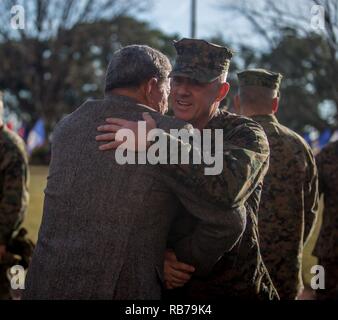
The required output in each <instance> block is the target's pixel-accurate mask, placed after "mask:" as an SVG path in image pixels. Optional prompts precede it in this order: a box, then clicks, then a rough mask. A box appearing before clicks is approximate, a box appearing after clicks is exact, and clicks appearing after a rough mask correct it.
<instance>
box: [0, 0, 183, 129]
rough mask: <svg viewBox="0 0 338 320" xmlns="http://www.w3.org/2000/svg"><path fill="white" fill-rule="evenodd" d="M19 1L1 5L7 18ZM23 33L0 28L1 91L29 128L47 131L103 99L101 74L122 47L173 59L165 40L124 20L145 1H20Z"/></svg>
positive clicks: (2, 25)
mask: <svg viewBox="0 0 338 320" xmlns="http://www.w3.org/2000/svg"><path fill="white" fill-rule="evenodd" d="M18 2H19V1H10V0H2V2H1V3H0V11H1V12H7V13H10V8H11V6H12V5H13V4H18ZM24 4H25V5H24V8H25V12H26V15H25V16H26V26H25V29H22V30H21V29H19V30H13V29H12V28H11V25H10V22H9V21H10V16H8V17H7V22H6V21H5V20H6V19H5V18H4V16H2V15H1V18H0V19H2V20H3V21H2V22H0V60H1V62H2V63H1V65H0V88H1V89H4V90H6V92H7V93H8V94H9V95H10V96H11V98H12V99H10V101H9V104H10V105H11V106H12V108H13V109H15V107H17V110H20V112H21V114H22V116H23V117H25V118H26V120H27V121H28V122H29V123H30V125H32V123H33V122H34V121H35V120H36V119H37V118H39V117H41V116H42V117H43V119H44V120H45V122H46V124H47V130H48V131H50V130H51V129H52V127H53V125H54V124H55V122H56V121H58V120H59V119H60V118H61V117H62V116H63V115H64V114H66V113H69V112H71V111H73V110H74V109H75V108H76V107H77V106H78V105H79V104H80V103H82V102H83V101H84V99H86V98H88V97H101V96H102V95H103V79H104V72H105V68H106V66H107V63H108V61H109V58H110V56H111V55H112V53H113V52H114V51H115V50H116V49H118V48H120V47H121V46H124V45H128V44H133V43H139V44H140V43H142V44H144V43H145V44H148V45H150V46H153V47H156V48H158V49H160V50H162V51H163V52H165V53H167V54H168V55H171V56H173V54H174V52H173V48H172V47H171V44H170V42H171V41H170V40H172V39H174V38H177V35H173V36H167V35H165V34H163V33H162V32H160V31H159V30H156V29H152V28H151V27H150V26H149V25H148V24H147V23H145V22H140V21H137V20H136V19H135V18H133V17H131V16H128V15H127V14H129V13H132V12H133V11H135V10H141V9H144V8H145V7H146V5H149V1H148V0H143V1H142V0H126V1H122V0H108V1H107V0H106V1H103V0H90V1H59V0H48V1H47V0H25V1H24Z"/></svg>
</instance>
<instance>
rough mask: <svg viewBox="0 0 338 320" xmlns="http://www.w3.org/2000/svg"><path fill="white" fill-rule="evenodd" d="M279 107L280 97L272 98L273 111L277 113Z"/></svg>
mask: <svg viewBox="0 0 338 320" xmlns="http://www.w3.org/2000/svg"><path fill="white" fill-rule="evenodd" d="M278 107H279V98H278V97H276V98H273V99H272V113H273V114H275V113H276V112H277V111H278Z"/></svg>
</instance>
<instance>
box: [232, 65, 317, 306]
mask: <svg viewBox="0 0 338 320" xmlns="http://www.w3.org/2000/svg"><path fill="white" fill-rule="evenodd" d="M281 79H282V75H281V74H279V73H273V72H270V71H267V70H264V69H253V70H246V71H243V72H240V73H238V80H239V93H238V95H237V96H236V97H235V109H236V112H237V113H239V114H242V115H245V116H247V117H250V118H252V119H253V120H255V121H256V122H258V123H259V124H260V125H261V126H262V127H263V128H264V130H265V133H266V135H267V137H268V140H269V144H270V164H269V170H268V173H267V174H266V176H265V179H264V184H263V191H262V197H261V202H260V209H259V214H258V221H259V223H258V225H259V233H260V247H261V253H262V256H263V260H264V262H265V264H266V266H267V268H268V270H269V273H270V276H271V278H272V281H273V283H274V285H275V286H276V289H277V291H278V293H279V295H280V298H281V299H295V298H296V297H297V295H298V294H299V293H300V291H301V290H302V287H303V283H302V258H303V249H304V245H305V243H306V241H307V239H309V236H310V234H311V230H312V227H313V225H314V222H315V220H316V215H317V208H318V174H317V168H316V164H315V160H314V156H313V154H312V151H311V149H310V147H309V146H308V145H307V143H306V142H305V140H304V139H303V138H301V137H300V136H299V135H298V134H297V133H295V132H294V131H292V130H291V129H289V128H287V127H285V126H283V125H281V124H280V123H279V122H278V120H277V118H276V116H275V113H276V112H277V110H278V104H279V97H280V93H279V92H280V89H279V88H280V83H281Z"/></svg>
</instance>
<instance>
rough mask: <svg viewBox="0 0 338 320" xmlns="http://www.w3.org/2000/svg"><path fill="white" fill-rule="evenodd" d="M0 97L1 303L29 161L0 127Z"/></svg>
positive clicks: (15, 140) (23, 208)
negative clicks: (8, 248)
mask: <svg viewBox="0 0 338 320" xmlns="http://www.w3.org/2000/svg"><path fill="white" fill-rule="evenodd" d="M2 116H3V102H2V94H1V93H0V300H2V299H9V298H10V291H9V290H10V288H9V282H8V280H7V277H6V270H7V267H6V266H5V261H6V257H7V245H8V242H9V241H10V239H11V237H12V234H13V232H14V231H15V230H16V229H17V228H18V227H19V225H20V224H21V222H22V221H23V218H24V216H25V213H26V210H27V205H28V198H29V197H28V160H27V154H26V150H25V144H24V142H23V140H22V139H21V138H20V137H19V136H18V135H17V134H16V133H14V132H12V131H10V130H8V129H7V128H6V126H5V125H4V123H3V120H2Z"/></svg>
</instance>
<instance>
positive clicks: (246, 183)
mask: <svg viewBox="0 0 338 320" xmlns="http://www.w3.org/2000/svg"><path fill="white" fill-rule="evenodd" d="M175 48H176V50H177V54H178V56H177V60H176V64H175V66H174V69H173V71H172V73H171V75H170V76H171V78H172V81H171V104H172V108H173V111H174V114H175V117H176V118H179V119H181V120H185V121H187V122H190V123H191V124H193V126H194V127H195V128H198V129H200V130H201V129H211V130H212V135H211V136H212V138H213V137H214V133H215V132H214V131H215V129H223V139H224V144H223V145H224V148H223V171H222V172H221V174H219V175H214V176H208V175H205V173H204V169H205V168H204V165H201V164H193V163H192V159H190V162H189V164H188V165H186V164H185V165H179V164H178V165H163V166H162V172H163V175H168V176H170V177H173V178H175V179H176V180H177V181H178V182H179V183H180V185H181V186H184V187H185V188H187V189H188V190H193V191H194V193H195V194H198V195H199V199H200V202H199V203H196V205H197V206H203V203H205V202H207V203H212V204H213V205H214V206H215V208H222V210H223V211H224V219H227V216H229V214H230V212H232V211H233V210H240V211H241V212H242V213H243V216H244V217H245V219H246V228H245V230H244V233H243V234H242V236H241V238H240V239H239V241H238V242H237V243H235V244H234V245H233V246H232V247H231V248H228V250H227V252H226V253H225V254H223V255H221V256H220V258H219V260H218V262H217V264H216V266H215V267H214V268H213V269H212V270H209V273H208V275H207V276H206V277H205V276H204V277H201V276H200V275H199V274H197V273H193V274H191V273H189V272H187V265H191V266H196V263H197V262H196V261H194V259H193V252H192V244H191V242H193V241H203V239H201V238H200V237H203V236H204V235H205V238H206V239H207V236H209V237H210V236H212V237H216V238H217V237H218V230H217V229H216V228H215V227H213V228H211V227H210V226H208V225H205V224H203V223H201V221H199V220H197V219H195V218H194V217H192V216H191V215H190V214H188V213H187V212H186V211H185V210H184V209H183V208H182V209H181V210H180V212H178V214H177V217H176V220H175V222H174V223H173V225H172V228H171V234H170V236H169V238H170V240H169V243H168V248H169V250H168V251H167V254H166V260H165V270H164V273H165V280H166V285H167V288H169V289H174V288H177V287H183V288H181V289H177V290H172V294H171V293H170V294H169V295H170V296H172V297H176V298H177V297H182V296H183V297H184V298H190V299H207V300H209V299H219V298H222V299H223V298H243V299H274V298H278V294H277V292H276V291H275V289H274V287H273V284H272V282H271V280H270V277H269V274H268V272H267V270H266V268H265V266H264V263H263V262H262V259H261V256H260V252H259V245H258V226H257V218H256V213H257V210H258V203H259V199H260V193H261V189H262V181H263V177H264V175H265V173H266V171H267V168H268V157H269V146H268V142H267V139H266V136H265V134H264V131H263V129H262V128H261V127H260V126H259V125H258V124H256V123H255V122H254V121H252V120H249V119H246V118H244V117H241V116H237V115H234V114H230V113H228V112H226V111H219V109H218V107H219V104H220V102H221V100H222V99H224V97H225V96H226V94H227V92H228V90H229V84H228V83H227V82H226V76H227V72H228V69H229V64H230V59H231V57H232V52H231V51H230V50H229V49H228V48H225V47H221V46H217V45H214V44H211V43H208V42H206V41H203V40H193V39H183V40H180V41H178V42H176V43H175ZM115 121H116V123H115V124H114V126H115V128H113V127H112V128H111V131H116V128H117V127H118V126H117V125H118V124H121V122H119V121H118V120H115ZM111 123H113V122H111ZM125 125H126V126H128V128H130V127H131V126H130V123H128V124H127V123H126V124H125ZM108 127H109V126H108ZM108 127H106V129H108ZM169 138H170V139H175V138H174V137H172V136H170V137H169ZM211 144H212V145H213V146H214V144H215V141H212V143H211ZM193 149H194V146H192V149H191V152H190V156H191V157H192V155H193V153H194V152H193ZM195 151H197V152H200V150H195ZM169 163H170V162H169ZM191 234H192V236H191ZM194 235H196V239H195V240H194ZM197 235H198V239H197ZM187 240H188V241H187ZM189 241H191V242H189ZM189 252H190V254H189ZM183 253H184V254H183ZM189 255H190V258H187V257H189ZM183 256H184V257H185V258H184V259H183ZM204 256H205V259H208V252H204ZM188 280H190V281H188ZM187 281H188V282H187Z"/></svg>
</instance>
